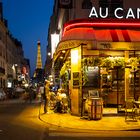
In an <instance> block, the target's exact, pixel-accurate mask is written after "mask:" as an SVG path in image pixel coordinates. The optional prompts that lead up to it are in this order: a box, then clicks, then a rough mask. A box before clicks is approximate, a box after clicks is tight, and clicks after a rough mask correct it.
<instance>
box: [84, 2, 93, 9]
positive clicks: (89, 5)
mask: <svg viewBox="0 0 140 140" xmlns="http://www.w3.org/2000/svg"><path fill="white" fill-rule="evenodd" d="M91 8H92V2H91V1H90V0H83V2H82V9H91Z"/></svg>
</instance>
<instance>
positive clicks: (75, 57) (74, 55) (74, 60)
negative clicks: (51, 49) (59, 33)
mask: <svg viewBox="0 0 140 140" xmlns="http://www.w3.org/2000/svg"><path fill="white" fill-rule="evenodd" d="M71 62H72V64H78V49H76V50H72V51H71Z"/></svg>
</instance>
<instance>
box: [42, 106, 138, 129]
mask: <svg viewBox="0 0 140 140" xmlns="http://www.w3.org/2000/svg"><path fill="white" fill-rule="evenodd" d="M40 119H41V120H43V121H44V122H46V123H48V124H52V125H55V126H58V127H62V128H71V129H80V130H140V120H138V121H131V120H130V121H127V122H126V121H125V117H124V116H103V117H102V119H101V120H90V121H89V120H88V119H84V118H80V117H79V116H72V115H71V114H69V113H65V114H63V113H61V114H60V113H54V112H53V111H52V110H49V112H48V113H47V114H43V107H41V109H40Z"/></svg>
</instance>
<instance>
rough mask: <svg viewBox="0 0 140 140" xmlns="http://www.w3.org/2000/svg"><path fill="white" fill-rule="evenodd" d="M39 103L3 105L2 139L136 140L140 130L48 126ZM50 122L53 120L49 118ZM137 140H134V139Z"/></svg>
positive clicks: (1, 111) (0, 133)
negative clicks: (102, 129) (90, 129)
mask: <svg viewBox="0 0 140 140" xmlns="http://www.w3.org/2000/svg"><path fill="white" fill-rule="evenodd" d="M38 114H39V104H34V103H32V104H30V103H19V102H18V103H15V102H14V103H12V102H10V103H4V104H1V103H0V140H73V139H74V140H93V139H94V140H101V139H102V140H116V139H120V140H125V139H127V140H134V139H135V140H137V139H140V132H139V131H92V132H90V131H86V132H85V131H84V130H74V129H66V128H60V127H57V126H52V125H48V124H46V123H45V122H43V121H42V120H40V119H39V118H38ZM50 119H51V118H50ZM134 137H135V138H134Z"/></svg>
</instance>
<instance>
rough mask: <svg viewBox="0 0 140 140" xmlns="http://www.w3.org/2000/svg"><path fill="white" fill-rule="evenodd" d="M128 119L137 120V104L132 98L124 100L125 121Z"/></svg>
mask: <svg viewBox="0 0 140 140" xmlns="http://www.w3.org/2000/svg"><path fill="white" fill-rule="evenodd" d="M128 119H132V120H134V121H137V106H136V105H135V104H134V103H133V101H132V100H127V101H126V102H125V121H127V120H128Z"/></svg>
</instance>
